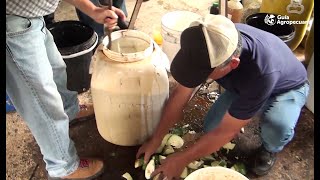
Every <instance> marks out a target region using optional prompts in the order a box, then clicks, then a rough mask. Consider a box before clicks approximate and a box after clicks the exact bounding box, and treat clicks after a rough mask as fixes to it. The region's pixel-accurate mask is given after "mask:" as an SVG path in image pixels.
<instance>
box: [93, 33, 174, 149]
mask: <svg viewBox="0 0 320 180" xmlns="http://www.w3.org/2000/svg"><path fill="white" fill-rule="evenodd" d="M107 44H108V38H105V39H104V40H103V47H102V45H100V46H99V47H98V48H97V50H96V52H95V54H94V56H93V59H92V79H91V94H92V100H93V105H94V111H95V116H96V123H97V128H98V131H99V133H100V135H101V136H102V137H103V138H104V139H105V140H107V141H108V142H111V143H113V144H117V145H122V146H134V145H139V144H141V143H143V142H144V141H145V140H146V139H147V138H148V137H149V136H150V135H151V134H152V133H153V131H154V129H155V128H156V126H157V124H158V122H159V120H160V117H161V114H162V109H163V107H164V104H165V102H166V100H167V98H168V97H169V81H168V76H167V72H166V69H165V65H164V64H165V63H163V59H162V56H161V52H159V48H154V44H155V43H154V42H153V41H152V40H151V38H150V36H148V35H147V34H145V33H143V32H140V31H136V30H121V31H116V32H113V33H112V46H111V50H109V49H107V48H106V46H107ZM160 51H161V49H160Z"/></svg>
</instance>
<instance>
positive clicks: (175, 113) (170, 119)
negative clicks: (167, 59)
mask: <svg viewBox="0 0 320 180" xmlns="http://www.w3.org/2000/svg"><path fill="white" fill-rule="evenodd" d="M179 86H180V85H179ZM179 88H181V86H180V87H177V88H176V89H175V90H174V91H173V93H172V94H171V95H170V97H169V99H168V101H167V104H166V105H165V108H164V110H163V113H162V117H161V119H160V122H159V124H158V126H157V128H156V131H155V132H154V133H153V137H155V138H157V139H158V138H163V136H164V135H165V134H167V133H168V131H169V128H171V127H173V125H174V124H175V123H177V122H178V121H179V120H181V116H182V111H183V108H184V106H185V105H186V104H187V102H188V100H189V98H190V96H191V94H192V90H193V89H188V88H183V91H179V90H177V89H179Z"/></svg>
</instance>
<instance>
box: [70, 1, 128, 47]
mask: <svg viewBox="0 0 320 180" xmlns="http://www.w3.org/2000/svg"><path fill="white" fill-rule="evenodd" d="M90 1H91V2H92V3H93V4H95V5H96V6H98V5H99V3H98V2H99V1H98V0H90ZM113 6H115V7H117V8H119V9H121V10H122V11H123V12H124V14H125V15H126V16H128V13H127V9H126V4H125V0H114V1H113ZM76 12H77V15H78V18H79V20H80V22H82V23H84V24H86V25H88V26H90V27H91V28H92V29H93V30H94V31H95V32H96V33H97V34H98V37H99V40H100V41H102V40H103V38H104V25H103V24H99V23H97V22H96V21H94V20H93V19H92V18H91V17H89V16H88V15H86V14H84V13H83V12H81V11H80V10H78V9H76Z"/></svg>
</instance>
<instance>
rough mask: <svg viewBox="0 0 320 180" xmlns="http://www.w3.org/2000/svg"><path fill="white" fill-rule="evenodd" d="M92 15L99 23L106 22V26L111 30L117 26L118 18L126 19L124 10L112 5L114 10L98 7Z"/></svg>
mask: <svg viewBox="0 0 320 180" xmlns="http://www.w3.org/2000/svg"><path fill="white" fill-rule="evenodd" d="M91 17H92V19H94V20H95V21H96V22H97V23H100V24H106V26H107V27H108V29H110V30H111V29H114V28H115V26H116V25H117V22H118V18H120V19H121V20H122V21H124V20H125V19H126V16H125V14H124V13H123V11H122V10H120V9H118V8H116V7H112V10H109V9H107V8H102V7H96V9H95V10H94V12H93V14H92V15H91Z"/></svg>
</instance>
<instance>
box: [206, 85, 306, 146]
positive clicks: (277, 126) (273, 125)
mask: <svg viewBox="0 0 320 180" xmlns="http://www.w3.org/2000/svg"><path fill="white" fill-rule="evenodd" d="M308 92H309V84H308V83H305V84H304V85H303V86H302V87H300V88H298V89H293V90H290V91H288V92H285V93H282V94H279V95H277V96H274V97H271V98H269V99H268V101H267V102H266V103H265V105H264V106H263V107H262V108H261V110H260V113H261V120H260V128H261V139H262V144H263V146H264V147H265V148H266V149H267V150H268V151H270V152H279V151H281V150H282V149H283V147H284V146H285V145H286V144H288V143H289V142H290V141H291V140H292V138H293V136H294V128H295V126H296V123H297V121H298V118H299V115H300V111H301V108H302V107H303V106H304V104H305V102H306V99H307V96H308ZM237 97H238V95H237V94H235V93H232V92H230V91H225V92H224V93H222V94H221V95H220V97H219V98H218V99H217V101H216V102H215V103H214V104H213V106H212V107H211V108H210V110H209V112H208V113H207V115H206V117H205V119H204V130H205V132H209V131H210V130H213V129H214V128H215V127H217V126H218V125H219V123H220V122H221V120H222V117H223V116H224V114H225V113H226V112H227V110H228V109H229V107H230V105H231V104H232V101H233V100H234V99H236V98H237ZM260 113H259V114H260Z"/></svg>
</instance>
